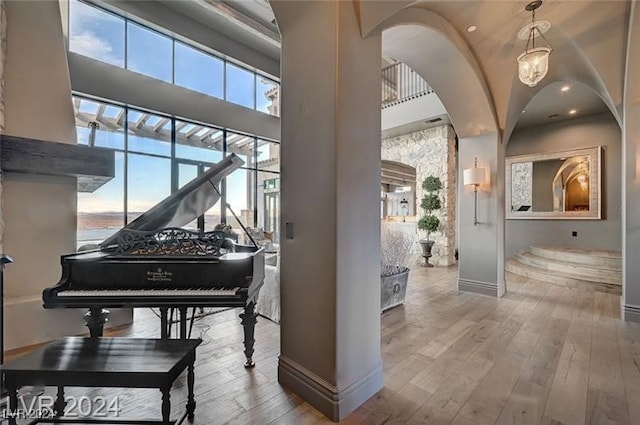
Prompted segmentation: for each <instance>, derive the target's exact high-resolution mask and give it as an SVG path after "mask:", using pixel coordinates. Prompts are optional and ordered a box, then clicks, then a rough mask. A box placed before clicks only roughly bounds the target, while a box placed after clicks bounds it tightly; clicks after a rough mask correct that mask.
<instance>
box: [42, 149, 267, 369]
mask: <svg viewBox="0 0 640 425" xmlns="http://www.w3.org/2000/svg"><path fill="white" fill-rule="evenodd" d="M243 163H244V162H243V161H242V160H241V159H240V158H239V157H237V156H236V155H235V154H231V155H230V156H228V157H226V158H225V159H223V160H222V161H220V162H219V163H217V164H215V165H214V166H212V167H211V168H210V169H209V170H208V171H207V172H205V173H203V174H201V175H200V176H198V177H197V178H195V179H194V180H192V181H191V182H189V183H187V184H186V185H185V186H183V187H182V188H180V189H179V190H178V191H177V192H175V193H174V194H173V195H171V196H169V197H167V198H166V199H164V200H163V201H161V202H160V203H158V204H157V205H155V206H154V207H153V208H151V209H150V210H148V211H147V212H146V213H144V214H142V215H141V216H140V217H138V218H137V219H135V220H133V221H131V222H130V223H129V224H128V225H127V226H125V227H124V228H122V229H121V230H120V231H118V232H117V233H115V234H114V235H113V236H111V237H109V238H108V239H106V240H104V241H103V242H102V243H101V244H100V245H99V247H98V248H96V249H93V250H89V251H84V252H78V253H74V254H68V255H63V256H62V257H61V264H62V277H61V279H60V281H59V282H58V284H57V285H55V286H53V287H50V288H46V289H45V290H44V291H43V293H42V298H43V301H44V308H88V309H89V312H88V313H87V314H86V315H85V320H86V321H87V327H88V328H89V330H90V333H91V336H92V337H99V336H102V331H103V326H104V323H105V322H106V321H107V315H108V311H107V310H104V309H105V308H118V307H122V308H137V307H156V308H159V309H160V318H161V326H160V333H161V337H162V338H167V337H169V336H170V329H171V328H170V327H171V319H169V318H168V312H169V311H171V312H173V311H174V310H173V309H174V308H175V309H176V310H175V311H177V312H179V313H180V320H179V323H180V338H187V309H188V308H189V307H242V308H243V309H244V311H243V312H242V313H241V314H240V318H241V319H242V320H241V323H242V325H243V327H244V346H245V351H244V353H245V356H246V358H247V361H246V363H245V366H246V367H252V366H253V365H254V363H253V360H252V355H253V345H254V328H255V323H256V313H255V302H256V299H257V297H258V291H259V290H260V287H261V286H262V283H263V281H264V249H263V248H259V247H258V246H257V244H255V242H254V241H253V239H251V236H250V235H249V234H247V235H248V237H249V240H251V241H252V242H253V245H252V246H251V245H242V244H238V243H235V242H234V241H233V240H232V239H230V238H229V235H228V234H227V233H225V232H223V231H212V232H204V233H202V232H194V231H189V230H186V229H183V228H181V226H185V225H186V224H188V223H191V222H192V221H193V220H195V219H197V218H198V217H200V216H201V215H202V214H204V213H205V211H207V210H208V209H209V208H211V207H212V206H213V205H214V204H215V203H216V202H218V200H219V199H220V197H221V193H220V189H219V187H220V182H221V180H222V179H223V178H224V177H225V176H227V175H229V174H231V173H232V172H233V171H234V170H236V169H238V168H239V167H240V166H241V165H242V164H243ZM223 200H224V198H223ZM238 222H239V220H238ZM241 226H242V224H241ZM242 227H243V230H244V231H245V232H246V229H245V228H244V226H242Z"/></svg>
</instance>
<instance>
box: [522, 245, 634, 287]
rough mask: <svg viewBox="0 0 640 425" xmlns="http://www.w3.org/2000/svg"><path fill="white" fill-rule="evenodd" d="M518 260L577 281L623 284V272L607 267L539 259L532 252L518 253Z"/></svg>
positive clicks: (544, 258)
mask: <svg viewBox="0 0 640 425" xmlns="http://www.w3.org/2000/svg"><path fill="white" fill-rule="evenodd" d="M516 258H517V259H518V261H519V262H521V263H522V264H526V265H528V266H532V267H538V268H541V269H545V270H548V271H553V272H561V273H565V274H566V275H568V276H571V277H575V278H577V279H583V280H589V281H594V282H605V283H611V284H615V285H620V284H621V282H622V272H621V271H619V270H615V269H610V268H609V267H608V266H606V265H604V266H603V265H591V264H589V265H587V264H581V263H572V262H570V261H564V260H557V259H551V258H546V257H538V256H537V255H534V254H531V253H530V252H524V253H518V254H516Z"/></svg>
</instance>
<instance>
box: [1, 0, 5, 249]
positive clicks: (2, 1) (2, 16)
mask: <svg viewBox="0 0 640 425" xmlns="http://www.w3.org/2000/svg"><path fill="white" fill-rule="evenodd" d="M6 57H7V11H6V3H5V0H0V134H4V62H5V58H6ZM3 230H4V217H3V214H2V171H1V170H0V253H1V252H2V239H3V238H2V234H3Z"/></svg>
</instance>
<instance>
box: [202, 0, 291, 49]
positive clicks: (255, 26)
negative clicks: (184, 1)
mask: <svg viewBox="0 0 640 425" xmlns="http://www.w3.org/2000/svg"><path fill="white" fill-rule="evenodd" d="M197 2H198V3H199V4H201V5H202V6H204V7H206V8H207V9H208V10H211V11H213V12H215V13H217V14H218V15H221V16H223V17H225V18H226V19H228V20H230V21H231V22H234V23H235V24H236V25H238V26H240V27H242V28H243V29H245V30H249V31H251V32H252V33H255V34H257V35H258V36H259V37H260V38H262V39H264V40H266V41H267V42H269V43H270V44H272V45H274V46H276V47H280V41H281V40H280V34H279V33H278V31H275V30H273V29H271V28H268V27H266V26H265V25H263V24H261V23H260V22H258V21H256V20H254V19H252V18H250V17H248V16H247V15H245V14H243V13H241V12H239V11H238V10H236V9H234V8H233V7H231V6H230V5H228V4H227V3H223V2H221V1H219V0H197Z"/></svg>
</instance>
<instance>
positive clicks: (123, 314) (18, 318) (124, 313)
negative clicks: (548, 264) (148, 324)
mask: <svg viewBox="0 0 640 425" xmlns="http://www.w3.org/2000/svg"><path fill="white" fill-rule="evenodd" d="M87 310H88V309H86V308H85V309H70V308H61V309H53V310H48V309H44V308H43V307H42V296H41V295H34V296H29V297H19V298H7V299H5V305H4V349H5V351H8V350H14V349H17V348H22V347H28V346H31V345H35V344H41V343H44V342H49V341H53V340H56V339H58V338H61V337H63V336H70V335H83V334H87V335H88V329H87V327H86V326H85V325H84V324H85V321H84V318H83V316H84V314H85V313H86V312H87ZM110 312H111V313H110V314H109V322H108V323H107V324H106V326H105V327H107V328H109V327H114V326H120V325H124V324H127V323H131V322H132V321H133V313H132V310H131V309H116V308H114V309H110ZM159 326H160V325H159V324H158V328H159Z"/></svg>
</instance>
